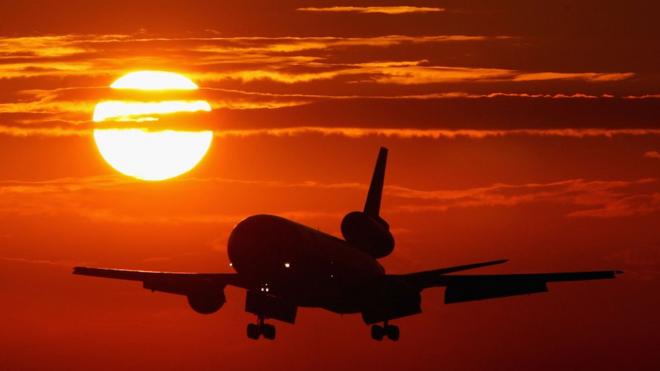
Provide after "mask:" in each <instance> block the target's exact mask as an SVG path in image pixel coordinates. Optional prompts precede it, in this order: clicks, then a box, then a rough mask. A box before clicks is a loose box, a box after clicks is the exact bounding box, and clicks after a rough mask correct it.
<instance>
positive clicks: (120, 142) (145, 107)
mask: <svg viewBox="0 0 660 371" xmlns="http://www.w3.org/2000/svg"><path fill="white" fill-rule="evenodd" d="M111 87H112V88H114V89H133V90H144V91H145V92H144V98H145V99H144V100H143V101H135V100H131V101H122V100H112V101H102V102H99V103H98V104H97V105H96V107H95V109H94V115H93V120H94V122H98V123H106V125H107V123H111V122H121V123H126V122H135V123H142V125H141V127H139V128H136V127H133V128H123V127H124V126H125V124H124V125H122V128H121V129H118V128H107V129H104V128H97V129H95V130H94V140H95V142H96V146H97V147H98V149H99V152H101V155H102V156H103V158H104V159H105V160H106V161H107V162H108V163H109V164H110V165H111V166H112V167H113V168H114V169H116V170H117V171H119V172H121V173H123V174H125V175H128V176H132V177H135V178H138V179H142V180H152V181H155V180H164V179H169V178H172V177H175V176H178V175H181V174H183V173H185V172H187V171H189V170H191V169H192V168H194V167H195V166H196V165H197V164H198V163H199V161H201V160H202V158H204V155H205V154H206V152H207V151H208V149H209V147H210V145H211V142H212V140H213V132H212V131H210V130H204V131H180V130H149V126H148V125H146V126H145V125H144V124H145V123H147V124H148V123H150V122H154V121H158V120H159V117H160V116H163V115H176V114H177V113H182V112H200V111H203V112H209V111H211V106H210V105H209V104H208V102H206V101H204V100H160V101H154V96H153V95H152V96H150V94H154V93H153V92H152V91H162V90H166V91H168V90H195V89H197V85H195V84H194V83H193V82H192V81H190V79H188V78H187V77H184V76H182V75H179V74H176V73H172V72H163V71H138V72H132V73H129V74H127V75H125V76H123V77H121V78H119V79H118V80H116V81H115V82H114V83H113V84H112V85H111ZM150 92H151V93H150ZM159 96H160V95H159ZM173 117H176V116H173Z"/></svg>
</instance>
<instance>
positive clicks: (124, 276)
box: [73, 267, 247, 295]
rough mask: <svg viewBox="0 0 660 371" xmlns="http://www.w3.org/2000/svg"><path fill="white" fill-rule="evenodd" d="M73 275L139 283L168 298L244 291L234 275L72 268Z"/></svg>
mask: <svg viewBox="0 0 660 371" xmlns="http://www.w3.org/2000/svg"><path fill="white" fill-rule="evenodd" d="M73 274H79V275H83V276H93V277H102V278H113V279H120V280H129V281H141V282H142V284H143V286H144V288H145V289H147V290H152V291H161V292H167V293H170V294H178V295H190V294H194V293H203V292H209V291H216V290H222V289H224V288H225V286H227V285H232V286H237V287H242V288H247V285H246V284H245V282H242V280H241V279H240V278H239V276H238V274H236V273H178V272H154V271H140V270H127V269H109V268H91V267H75V268H73Z"/></svg>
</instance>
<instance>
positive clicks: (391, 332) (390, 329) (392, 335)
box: [371, 321, 400, 341]
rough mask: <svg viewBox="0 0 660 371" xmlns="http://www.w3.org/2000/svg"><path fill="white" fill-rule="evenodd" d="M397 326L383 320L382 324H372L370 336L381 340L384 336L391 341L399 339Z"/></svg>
mask: <svg viewBox="0 0 660 371" xmlns="http://www.w3.org/2000/svg"><path fill="white" fill-rule="evenodd" d="M399 335H400V333H399V327H398V326H394V325H390V324H388V323H387V321H385V322H384V323H383V326H380V325H373V326H371V338H372V339H374V340H378V341H382V340H383V338H384V337H385V336H387V338H388V339H390V340H392V341H397V340H399Z"/></svg>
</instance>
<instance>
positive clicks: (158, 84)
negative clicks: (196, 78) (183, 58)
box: [110, 71, 197, 90]
mask: <svg viewBox="0 0 660 371" xmlns="http://www.w3.org/2000/svg"><path fill="white" fill-rule="evenodd" d="M110 87H111V88H113V89H137V90H196V89H197V85H196V84H195V83H194V82H192V81H191V80H190V79H189V78H187V77H185V76H182V75H179V74H178V73H174V72H165V71H136V72H131V73H128V74H126V75H124V76H122V77H120V78H119V79H117V80H116V81H115V82H113V83H112V85H110Z"/></svg>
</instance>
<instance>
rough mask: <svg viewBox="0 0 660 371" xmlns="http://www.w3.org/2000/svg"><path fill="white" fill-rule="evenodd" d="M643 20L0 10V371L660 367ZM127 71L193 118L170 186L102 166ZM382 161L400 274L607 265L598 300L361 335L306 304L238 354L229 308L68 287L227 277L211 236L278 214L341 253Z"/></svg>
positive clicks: (659, 257)
mask: <svg viewBox="0 0 660 371" xmlns="http://www.w3.org/2000/svg"><path fill="white" fill-rule="evenodd" d="M659 11H660V8H659V7H658V5H657V4H655V3H654V2H650V1H649V2H645V1H639V2H633V3H630V4H620V5H616V4H607V3H606V2H600V1H591V0H588V1H580V2H579V3H576V2H573V1H553V2H551V3H544V4H541V3H538V4H537V2H529V1H513V0H510V1H501V2H490V1H449V0H448V1H438V2H431V1H424V2H414V1H406V2H393V1H386V2H369V1H359V2H348V1H347V2H344V3H341V2H337V1H334V2H332V1H322V2H313V3H310V2H307V3H306V2H298V1H278V2H272V1H256V2H253V1H250V2H246V1H223V2H215V1H186V2H179V3H176V2H166V3H163V2H155V1H130V2H129V1H94V2H90V1H26V2H9V1H8V2H3V3H2V4H0V14H2V15H3V16H2V21H0V164H1V166H0V294H1V295H2V298H3V304H2V306H0V334H1V335H0V368H1V369H45V368H48V369H72V370H73V369H81V370H83V369H92V368H93V369H117V368H119V367H121V368H126V369H138V368H149V369H152V368H163V369H180V368H187V369H218V368H223V367H224V368H226V369H228V370H234V369H254V368H256V367H269V368H272V369H284V370H298V369H301V370H303V369H320V370H326V369H327V370H330V369H355V370H360V369H366V368H369V369H371V368H374V369H375V368H378V369H382V370H399V369H416V370H427V369H429V370H430V369H437V368H438V367H442V368H444V369H450V370H452V369H466V370H474V369H502V370H511V369H521V370H537V369H548V370H556V369H596V368H598V369H612V370H620V369H640V370H641V369H649V370H650V369H657V368H658V367H659V366H660V358H659V356H658V354H657V349H656V348H657V344H658V343H659V342H660V335H659V334H660V321H658V320H657V313H659V312H660V299H658V295H657V293H658V292H659V290H660V250H659V248H660V229H659V228H658V226H659V225H660V223H659V221H660V155H659V154H658V152H660V114H659V113H660V89H659V88H658V86H660V85H659V84H660V72H659V71H658V66H659V65H660V63H659V62H660V43H658V42H657V40H658V37H659V36H660V34H658V31H657V26H656V23H657V22H656V18H657V14H658V12H659ZM139 69H160V70H172V71H177V72H181V73H183V74H185V75H186V76H189V77H190V78H192V79H193V80H194V81H195V82H196V83H197V84H198V85H199V86H200V90H199V91H197V92H196V93H195V94H196V96H198V97H201V98H203V99H205V100H207V101H208V102H209V103H210V104H211V106H212V107H213V111H212V112H211V113H208V114H203V115H199V117H198V115H196V114H194V115H190V116H188V117H187V118H186V119H185V120H181V119H180V120H177V119H172V120H170V121H168V120H163V121H162V122H160V123H159V125H162V126H163V127H168V128H179V129H190V130H197V129H210V130H213V131H214V132H215V140H214V142H213V144H212V146H211V149H210V151H209V153H208V154H207V156H206V157H205V159H204V160H203V161H202V162H201V163H200V164H199V166H198V167H196V168H195V169H194V170H193V171H191V172H190V173H188V174H186V175H184V176H181V177H179V178H177V179H174V180H170V181H165V182H156V183H149V182H142V181H138V180H133V179H131V178H127V177H125V176H123V175H121V174H118V173H117V172H115V171H114V170H113V169H112V168H110V167H109V166H108V165H107V164H106V163H105V162H104V161H103V159H102V158H101V157H100V155H99V153H98V151H97V149H96V148H95V145H94V141H93V138H92V136H91V129H92V128H93V126H94V123H93V122H92V120H91V118H92V111H93V108H94V105H95V104H96V102H98V101H99V100H101V99H107V98H109V97H113V94H116V92H113V91H111V89H109V88H108V86H109V85H110V83H111V82H112V81H114V80H115V79H116V78H118V77H119V76H121V75H122V74H124V73H126V72H128V71H132V70H139ZM381 145H384V146H387V147H389V148H390V162H389V168H388V173H387V180H386V182H387V185H388V186H387V187H386V189H385V195H384V200H383V207H384V211H383V213H384V216H385V218H386V219H387V220H388V221H389V222H390V225H391V226H392V228H393V233H394V236H395V238H396V240H397V249H396V250H395V252H394V253H393V254H392V255H391V256H390V257H388V258H386V259H384V260H383V264H384V265H385V267H386V269H387V270H388V271H389V272H394V273H402V272H409V271H413V270H420V269H430V268H433V267H439V266H446V265H453V264H463V263H467V262H472V261H480V260H487V259H498V258H508V259H510V260H511V262H510V263H509V264H507V265H505V266H501V267H497V268H492V269H489V270H484V272H529V271H544V270H545V271H562V270H583V269H612V268H616V269H623V270H624V271H625V272H626V273H625V274H624V275H623V276H621V277H620V278H617V279H616V280H614V281H607V282H587V283H574V284H553V285H551V286H550V290H551V293H549V294H545V295H535V296H523V297H516V298H510V299H501V300H492V301H484V302H475V303H465V304H455V305H442V300H441V299H442V295H441V294H442V291H441V290H428V291H426V292H425V293H424V296H423V298H424V299H423V309H424V313H423V314H422V315H420V316H415V317H410V318H405V319H401V320H397V321H396V322H397V324H398V325H399V326H400V327H401V331H402V338H401V341H400V342H398V343H376V342H373V341H372V340H371V339H370V337H369V335H368V327H366V326H365V325H364V324H363V323H362V322H361V319H360V317H359V316H344V317H340V316H338V315H335V314H331V313H328V312H323V311H320V310H309V309H307V310H302V311H300V312H299V317H298V320H297V324H296V325H295V326H290V325H287V324H280V325H279V326H278V332H279V334H278V339H277V341H275V342H264V341H261V342H256V343H255V342H253V341H250V340H248V339H247V338H246V337H245V334H244V332H245V328H244V327H245V325H246V324H247V323H248V322H251V321H252V320H253V318H252V315H249V314H247V313H244V312H243V305H244V299H245V294H244V293H243V292H242V291H240V290H238V289H233V288H229V289H227V298H228V303H227V305H225V307H224V308H223V309H222V310H221V311H220V312H218V313H216V314H214V315H212V316H201V315H198V314H196V313H194V312H193V311H192V310H190V309H189V308H188V306H187V303H186V302H185V300H184V299H183V298H180V297H176V296H169V295H166V294H151V293H149V292H147V291H145V290H143V289H141V288H140V285H138V284H134V283H125V282H114V281H112V282H106V281H104V280H96V279H89V278H81V277H74V276H72V275H71V274H70V270H71V267H72V266H73V265H77V264H89V265H99V266H109V267H125V268H140V269H156V270H177V271H186V270H190V271H209V272H213V271H229V270H230V268H229V267H228V261H227V258H226V249H225V244H226V239H227V237H228V234H229V232H230V231H231V228H232V226H233V225H234V224H235V223H237V222H238V221H240V220H241V219H242V218H244V217H246V216H249V215H251V214H256V213H264V212H266V213H275V214H278V215H282V216H285V217H289V218H291V219H294V220H297V221H300V222H302V223H305V224H308V225H311V226H315V227H318V228H320V229H321V230H324V231H328V232H331V233H333V234H338V232H339V222H340V221H341V218H342V216H343V215H344V214H345V213H346V212H348V211H351V210H354V209H357V208H360V207H361V205H362V202H363V198H364V194H365V192H366V187H367V184H366V183H367V182H368V180H369V176H370V172H371V169H372V165H373V161H374V158H375V155H376V152H377V149H378V147H379V146H381Z"/></svg>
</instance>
